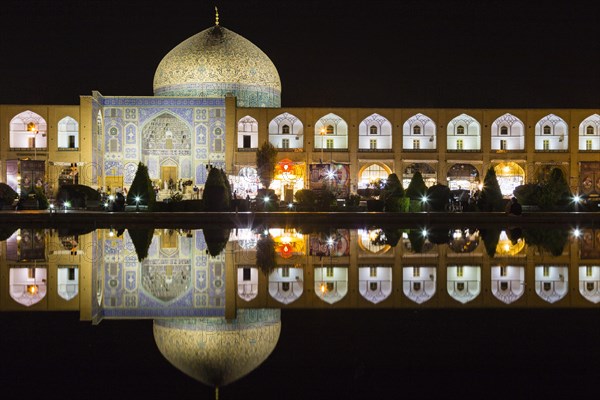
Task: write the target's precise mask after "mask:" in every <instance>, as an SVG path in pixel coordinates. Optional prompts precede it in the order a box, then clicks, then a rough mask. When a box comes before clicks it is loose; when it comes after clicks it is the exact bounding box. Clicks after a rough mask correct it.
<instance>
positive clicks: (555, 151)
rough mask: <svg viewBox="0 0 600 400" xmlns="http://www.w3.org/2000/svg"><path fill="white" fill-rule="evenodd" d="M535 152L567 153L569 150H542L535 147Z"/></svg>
mask: <svg viewBox="0 0 600 400" xmlns="http://www.w3.org/2000/svg"><path fill="white" fill-rule="evenodd" d="M534 151H535V152H536V153H568V152H569V150H568V149H565V150H544V149H535V150H534Z"/></svg>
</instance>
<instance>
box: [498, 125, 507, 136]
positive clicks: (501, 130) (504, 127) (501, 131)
mask: <svg viewBox="0 0 600 400" xmlns="http://www.w3.org/2000/svg"><path fill="white" fill-rule="evenodd" d="M500 134H501V135H508V127H506V126H503V127H501V128H500Z"/></svg>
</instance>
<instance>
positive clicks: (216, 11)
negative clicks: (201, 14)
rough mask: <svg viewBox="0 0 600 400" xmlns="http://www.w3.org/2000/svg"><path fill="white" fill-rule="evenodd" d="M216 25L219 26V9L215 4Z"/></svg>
mask: <svg viewBox="0 0 600 400" xmlns="http://www.w3.org/2000/svg"><path fill="white" fill-rule="evenodd" d="M215 25H217V26H219V9H218V8H217V6H215Z"/></svg>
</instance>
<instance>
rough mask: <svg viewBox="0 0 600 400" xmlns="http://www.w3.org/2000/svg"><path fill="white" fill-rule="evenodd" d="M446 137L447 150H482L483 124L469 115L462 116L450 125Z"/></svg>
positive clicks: (453, 120)
mask: <svg viewBox="0 0 600 400" xmlns="http://www.w3.org/2000/svg"><path fill="white" fill-rule="evenodd" d="M446 136H447V138H446V140H447V147H446V149H447V150H450V151H479V150H481V124H480V123H479V122H478V121H477V120H476V119H475V118H473V117H471V116H469V115H467V114H461V115H459V116H457V117H455V118H454V119H452V120H451V121H450V122H449V123H448V127H447V129H446Z"/></svg>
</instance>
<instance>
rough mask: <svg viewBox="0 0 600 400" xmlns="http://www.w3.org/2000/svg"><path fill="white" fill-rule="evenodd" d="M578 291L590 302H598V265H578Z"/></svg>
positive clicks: (599, 279)
mask: <svg viewBox="0 0 600 400" xmlns="http://www.w3.org/2000/svg"><path fill="white" fill-rule="evenodd" d="M579 293H580V294H581V295H582V296H583V298H584V299H586V300H587V301H589V302H591V303H594V304H598V303H600V266H598V265H580V266H579Z"/></svg>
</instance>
